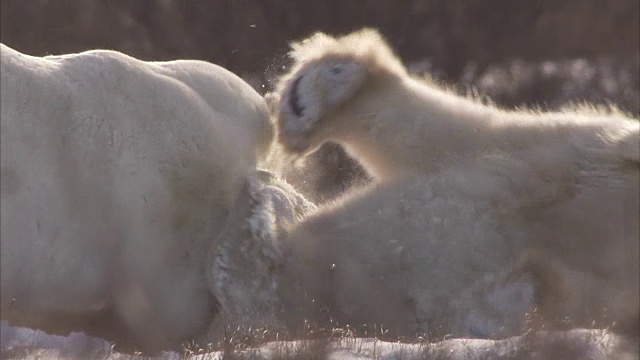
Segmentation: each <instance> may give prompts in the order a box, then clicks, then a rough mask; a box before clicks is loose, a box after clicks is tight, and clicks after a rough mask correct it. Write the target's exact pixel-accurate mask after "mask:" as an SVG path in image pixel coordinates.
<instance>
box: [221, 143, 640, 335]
mask: <svg viewBox="0 0 640 360" xmlns="http://www.w3.org/2000/svg"><path fill="white" fill-rule="evenodd" d="M528 166H529V165H528V164H527V163H526V162H521V161H519V160H517V159H515V160H514V159H509V158H508V157H504V156H501V157H496V156H495V155H492V156H484V157H481V158H479V159H477V160H474V161H472V162H469V163H464V164H461V165H460V166H454V167H452V168H449V169H446V170H443V171H441V172H437V173H434V174H433V175H430V176H424V175H421V174H412V175H409V176H405V177H402V178H396V179H393V180H389V181H380V182H375V183H374V184H373V185H371V186H369V187H366V188H363V189H361V190H358V191H356V192H355V193H351V194H349V195H347V196H346V197H344V198H342V199H341V200H339V201H336V202H334V203H333V204H330V205H324V206H322V207H320V208H319V209H317V210H315V211H314V210H313V209H309V210H308V211H305V212H304V216H301V217H300V220H299V221H289V222H287V224H286V226H280V227H278V226H274V225H271V223H272V222H271V221H269V220H260V219H270V218H272V216H270V215H269V214H272V213H273V210H272V209H273V207H272V206H271V205H269V204H270V200H269V201H266V202H265V200H261V197H260V196H259V197H256V198H254V200H253V201H250V202H248V201H243V202H242V203H243V204H245V207H247V208H246V209H244V210H243V211H244V213H245V215H244V216H239V217H236V218H237V219H245V220H244V221H245V222H246V226H245V227H244V228H245V230H239V229H242V228H243V227H241V226H233V227H232V228H233V229H235V231H236V233H235V234H234V235H233V236H226V237H225V239H226V240H224V244H227V245H223V247H224V249H225V250H223V251H220V252H219V257H218V259H217V261H215V262H211V264H212V265H213V266H212V268H210V271H211V272H212V274H215V275H214V276H217V277H219V278H222V279H224V281H222V280H220V281H215V282H212V283H216V284H221V286H220V288H219V291H218V293H216V294H217V295H216V297H217V298H218V299H220V301H221V303H225V304H227V305H226V306H224V307H223V308H225V311H228V318H227V319H228V320H229V323H230V326H233V327H235V326H246V327H254V328H255V327H265V326H266V327H268V328H276V329H288V330H292V329H300V328H301V327H303V324H305V323H307V322H308V323H311V324H313V325H318V326H326V327H333V326H344V325H347V324H349V325H351V326H355V327H360V326H362V325H363V324H366V325H375V324H377V325H378V326H379V328H380V326H382V327H383V328H384V329H387V330H388V331H389V333H388V334H387V336H415V334H422V333H426V334H429V335H431V336H434V337H436V338H437V337H438V336H444V335H447V334H449V335H451V336H454V337H456V336H459V337H475V338H478V337H480V338H500V337H505V336H513V335H518V334H521V333H522V332H524V331H526V330H527V329H528V326H529V323H528V322H527V313H529V312H531V311H533V310H534V309H537V313H538V314H539V315H540V317H541V318H542V319H543V320H544V322H545V323H547V327H553V326H555V325H562V324H559V323H558V321H559V320H560V321H562V320H564V319H565V318H570V319H571V321H572V324H573V325H574V326H592V325H593V324H592V322H593V321H595V324H596V325H598V326H606V325H608V324H609V323H610V322H612V321H616V320H625V319H629V318H633V316H637V308H638V305H640V302H639V300H638V291H639V289H638V284H639V283H640V278H639V274H638V271H637V267H638V263H639V259H638V257H639V256H640V255H639V254H640V248H639V246H638V245H639V242H638V237H639V236H640V230H639V224H638V221H637V220H638V218H639V215H638V209H639V208H640V199H639V192H638V182H637V181H638V177H637V176H636V177H628V178H626V179H625V182H622V183H620V184H618V185H617V186H611V187H608V188H599V187H585V188H584V189H581V190H580V191H579V193H578V194H576V195H575V196H566V195H565V193H566V192H567V191H568V190H566V189H565V188H566V187H568V188H571V187H575V185H572V184H571V182H567V184H563V185H560V184H559V183H557V182H556V183H551V184H548V185H549V187H550V189H549V190H548V192H543V193H540V192H539V189H540V188H543V187H544V186H543V184H547V179H546V176H545V174H544V173H538V172H536V171H533V170H535V169H531V168H528ZM527 170H530V171H527ZM525 173H526V174H528V176H523V174H525ZM514 174H516V176H515V177H514V176H513V175H514ZM521 176H523V178H524V179H526V181H523V180H522V179H521V178H520V177H521ZM554 187H556V188H555V189H553V188H554ZM574 190H575V189H574ZM256 193H260V192H259V191H258V192H256ZM557 194H562V195H561V196H558V195H557ZM276 198H286V197H284V196H277V197H276ZM247 204H253V205H247ZM246 219H253V220H246ZM602 219H606V221H603V220H602ZM255 228H258V229H261V230H254V231H250V230H248V229H255ZM240 231H242V232H241V233H239V232H240ZM603 239H605V240H606V241H603ZM229 244H231V245H229ZM248 293H254V294H260V296H253V297H251V296H247V294H248ZM554 324H555V325H554Z"/></svg>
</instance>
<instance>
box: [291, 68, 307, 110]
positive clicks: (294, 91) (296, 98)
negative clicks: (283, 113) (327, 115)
mask: <svg viewBox="0 0 640 360" xmlns="http://www.w3.org/2000/svg"><path fill="white" fill-rule="evenodd" d="M300 80H302V76H300V77H298V78H297V79H295V80H294V81H293V84H292V85H291V91H290V92H289V107H291V111H293V113H294V114H295V115H296V116H297V117H300V116H302V114H303V113H304V106H302V105H300V95H299V94H298V85H299V84H300Z"/></svg>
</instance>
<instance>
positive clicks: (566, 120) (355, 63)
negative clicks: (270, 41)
mask: <svg viewBox="0 0 640 360" xmlns="http://www.w3.org/2000/svg"><path fill="white" fill-rule="evenodd" d="M291 57H292V58H293V60H294V65H293V66H292V68H291V70H290V71H289V72H288V73H286V74H285V75H284V76H282V78H281V79H280V81H279V83H278V85H277V87H276V91H275V94H272V95H271V96H270V98H271V99H272V100H271V101H272V102H273V103H274V104H273V105H272V106H273V107H274V108H275V110H276V113H277V114H278V119H279V122H278V133H279V140H280V143H281V144H282V145H283V147H284V149H285V150H287V151H288V152H289V153H290V154H293V155H298V156H299V155H304V154H307V153H309V152H312V151H314V150H315V149H316V148H317V147H318V146H319V145H321V144H322V143H323V142H325V141H327V140H333V141H336V142H339V143H340V144H342V145H343V146H344V147H345V148H346V149H347V151H348V152H349V153H350V154H351V155H353V157H355V158H356V159H358V160H359V161H360V162H361V163H362V164H363V165H364V166H365V168H366V169H367V170H368V171H369V172H370V173H371V174H372V175H373V176H375V177H377V178H389V177H394V176H400V175H402V174H405V173H407V172H414V171H419V172H423V173H424V172H426V173H429V172H433V171H436V170H439V169H442V168H444V167H447V166H452V165H454V164H456V163H459V162H460V161H463V160H464V159H468V158H473V157H476V156H478V155H479V154H485V153H488V152H492V151H496V150H499V151H505V152H509V153H526V152H527V151H530V149H532V148H535V149H540V148H545V149H549V151H550V152H553V154H554V155H553V156H554V157H555V158H556V159H557V160H558V163H557V164H556V165H555V166H554V167H558V166H559V167H560V168H562V167H563V166H571V167H572V166H598V165H597V164H599V163H600V162H604V163H606V164H607V165H606V166H612V165H613V164H618V163H626V162H627V161H631V162H635V163H636V164H637V163H638V162H639V161H640V145H639V144H638V143H639V142H638V138H639V137H640V123H639V122H638V121H637V119H632V118H630V117H628V116H627V115H625V114H623V113H621V112H619V111H617V110H607V111H605V110H599V109H596V108H593V107H589V106H587V105H584V106H578V107H577V108H576V109H573V110H571V109H567V110H564V111H560V112H540V111H532V110H514V111H508V110H503V109H499V108H498V107H496V106H494V105H492V104H490V103H486V102H485V103H483V102H482V101H478V100H476V99H470V98H468V97H461V96H458V95H456V94H454V93H452V92H451V91H447V90H445V89H443V88H442V87H440V86H437V85H436V84H434V83H431V82H429V81H426V80H425V79H417V78H414V77H412V76H410V75H408V73H407V70H406V69H405V67H404V66H403V65H402V63H401V61H400V60H399V59H398V58H397V57H396V56H395V55H394V53H393V51H392V50H391V48H390V47H389V45H388V44H387V43H386V42H385V41H384V39H383V38H382V37H381V36H380V34H379V33H378V32H377V31H375V30H372V29H364V30H361V31H358V32H355V33H352V34H349V35H346V36H342V37H331V36H329V35H326V34H323V33H317V34H315V35H313V36H311V37H310V38H308V39H306V40H304V41H301V42H297V43H293V44H292V52H291ZM534 151H537V150H534ZM524 156H534V155H526V154H525V155H524ZM560 159H562V161H561V162H560Z"/></svg>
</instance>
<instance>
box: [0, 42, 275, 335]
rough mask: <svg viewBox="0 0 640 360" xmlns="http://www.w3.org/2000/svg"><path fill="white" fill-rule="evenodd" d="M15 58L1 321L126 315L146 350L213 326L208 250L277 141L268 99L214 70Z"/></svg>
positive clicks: (104, 55) (121, 59)
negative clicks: (106, 313)
mask: <svg viewBox="0 0 640 360" xmlns="http://www.w3.org/2000/svg"><path fill="white" fill-rule="evenodd" d="M1 56H2V63H1V64H2V67H1V69H2V70H1V75H2V91H1V95H2V103H1V111H2V113H1V114H2V116H1V120H2V123H1V124H2V130H1V134H2V141H1V145H2V151H1V154H2V170H1V177H2V197H1V201H2V203H1V206H2V208H1V212H0V213H1V216H2V221H1V222H2V228H1V229H2V232H1V236H0V239H1V241H2V242H1V257H2V261H1V262H0V264H1V272H0V274H1V291H0V294H1V300H2V302H1V305H2V318H3V319H11V320H13V321H18V322H21V323H26V324H28V325H31V326H35V325H45V324H46V322H47V321H48V319H50V318H52V317H56V319H65V318H66V317H65V316H66V315H70V316H71V315H73V316H76V317H78V316H79V317H82V316H83V315H84V314H90V313H92V312H94V311H100V310H103V309H113V311H115V313H116V314H117V316H118V317H120V318H121V319H122V320H123V321H124V322H125V323H126V324H127V325H128V326H129V328H130V329H131V331H132V336H133V338H134V339H135V340H134V342H135V341H137V342H138V343H139V344H140V343H142V344H145V345H148V346H149V347H154V346H165V347H166V346H170V345H171V344H179V341H181V340H183V339H185V338H188V337H190V336H193V335H194V334H197V333H198V332H200V331H202V329H203V327H204V326H205V325H207V324H208V321H209V320H210V318H211V316H212V314H213V308H214V306H213V305H214V301H213V300H212V297H211V295H210V291H209V288H208V284H206V281H205V275H204V271H203V269H204V266H205V258H206V256H205V255H206V254H207V252H208V251H209V249H210V248H214V249H215V247H216V246H217V244H216V235H217V233H218V231H219V230H220V229H221V228H222V226H223V223H224V221H225V219H226V217H227V216H228V214H229V212H230V209H231V207H232V205H233V204H234V201H235V198H236V196H237V194H238V193H239V191H240V189H241V187H242V184H243V182H244V180H243V179H244V178H245V177H246V176H247V175H248V174H251V173H252V172H254V171H255V169H256V163H257V162H258V161H260V160H261V159H262V157H263V155H264V154H266V153H267V150H268V148H269V146H270V143H271V141H272V134H273V129H272V124H271V123H270V121H269V115H268V110H267V107H266V104H265V102H264V101H263V99H262V98H261V97H260V96H259V95H258V94H257V93H256V92H255V91H254V90H253V89H252V88H251V87H250V86H249V85H248V84H246V83H245V82H244V81H242V80H241V79H240V78H239V77H237V76H235V75H234V74H232V73H230V72H229V71H227V70H225V69H223V68H221V67H219V66H216V65H212V64H209V63H206V62H201V61H188V60H180V61H171V62H143V61H140V60H136V59H134V58H131V57H128V56H126V55H123V54H121V53H118V52H114V51H89V52H84V53H80V54H71V55H64V56H55V57H54V56H50V57H44V58H37V57H31V56H27V55H24V54H21V53H19V52H17V51H15V50H13V49H10V48H9V47H7V46H4V45H2V47H1Z"/></svg>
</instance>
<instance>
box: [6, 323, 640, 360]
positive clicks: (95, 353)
mask: <svg viewBox="0 0 640 360" xmlns="http://www.w3.org/2000/svg"><path fill="white" fill-rule="evenodd" d="M0 325H1V327H0V334H1V337H0V347H1V353H0V357H1V358H2V359H147V357H142V356H139V355H129V354H122V353H117V352H114V351H112V344H110V343H109V342H107V341H105V340H102V339H98V338H94V337H90V336H87V335H85V334H84V333H71V334H70V335H69V336H66V337H65V336H56V335H49V334H47V333H45V332H42V331H39V330H32V329H27V328H21V327H13V326H10V325H9V324H7V323H6V322H4V321H3V322H1V323H0ZM637 350H638V349H637V343H632V342H630V341H627V340H625V339H624V338H623V337H621V336H618V335H615V334H612V333H609V332H607V331H605V330H584V329H575V330H570V331H565V332H544V331H539V332H535V333H531V334H528V335H523V336H517V337H513V338H509V339H505V340H476V339H451V340H445V341H442V342H439V343H432V344H401V343H391V342H384V341H380V340H377V339H371V338H359V339H355V338H343V339H339V340H332V341H330V342H328V341H322V340H308V341H303V340H301V341H290V342H284V341H280V342H268V343H265V344H263V345H261V346H260V347H257V348H252V349H245V350H237V351H234V352H233V353H232V354H229V353H228V352H227V353H225V352H224V351H214V352H208V353H200V354H194V353H183V354H178V353H176V352H163V353H162V354H160V355H158V356H156V357H154V358H150V359H167V360H178V359H192V360H209V359H210V360H215V359H229V358H232V359H234V360H236V359H237V360H241V359H247V360H249V359H264V360H276V359H277V360H285V359H292V360H293V359H309V360H314V359H332V360H333V359H336V360H337V359H346V360H365V359H386V360H414V359H416V360H418V359H421V360H422V359H425V360H426V359H451V360H453V359H456V360H457V359H459V360H471V359H540V360H542V359H594V360H595V359H621V360H622V359H629V360H630V359H638V352H637Z"/></svg>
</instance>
